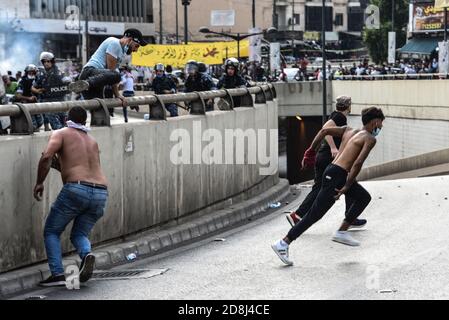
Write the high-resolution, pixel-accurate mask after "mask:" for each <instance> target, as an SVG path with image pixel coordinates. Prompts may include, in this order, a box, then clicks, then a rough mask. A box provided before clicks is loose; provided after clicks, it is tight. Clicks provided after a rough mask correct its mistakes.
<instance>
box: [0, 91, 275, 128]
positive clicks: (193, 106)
mask: <svg viewBox="0 0 449 320" xmlns="http://www.w3.org/2000/svg"><path fill="white" fill-rule="evenodd" d="M253 94H254V95H255V99H253V96H252V95H253ZM233 97H241V103H240V107H254V104H255V103H256V104H263V103H266V102H267V101H273V99H275V98H276V89H275V88H274V86H273V85H272V84H263V85H259V86H254V87H250V88H240V89H229V90H226V89H224V90H212V91H201V92H191V93H176V94H167V95H154V94H153V95H147V96H139V97H131V98H126V102H127V106H129V107H135V106H142V105H149V106H150V120H167V116H166V112H165V105H166V104H170V103H178V102H189V103H190V114H194V115H205V114H206V101H208V100H210V99H214V98H223V99H225V100H226V101H227V102H228V103H229V106H230V107H229V110H233V109H234V102H233V99H232V98H233ZM75 106H80V107H83V108H84V109H86V110H89V111H91V123H90V125H91V126H110V125H111V120H110V115H109V110H108V108H118V107H122V102H121V100H119V99H93V100H85V101H82V100H80V101H60V102H46V103H29V104H21V103H15V104H12V105H0V116H9V117H11V134H20V135H31V134H33V133H34V130H33V123H32V120H31V116H32V115H35V114H42V113H53V112H67V111H69V110H70V109H71V108H72V107H75Z"/></svg>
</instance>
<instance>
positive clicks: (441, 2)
mask: <svg viewBox="0 0 449 320" xmlns="http://www.w3.org/2000/svg"><path fill="white" fill-rule="evenodd" d="M447 7H449V0H435V8H447Z"/></svg>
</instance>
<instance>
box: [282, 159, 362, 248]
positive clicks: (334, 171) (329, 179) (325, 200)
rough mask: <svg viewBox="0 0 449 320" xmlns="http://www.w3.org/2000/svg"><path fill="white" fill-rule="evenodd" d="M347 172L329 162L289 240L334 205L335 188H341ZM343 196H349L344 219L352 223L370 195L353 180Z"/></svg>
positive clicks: (294, 238)
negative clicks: (308, 206)
mask: <svg viewBox="0 0 449 320" xmlns="http://www.w3.org/2000/svg"><path fill="white" fill-rule="evenodd" d="M347 176H348V173H347V172H346V170H344V169H343V168H341V167H339V166H336V165H334V164H330V165H329V166H328V167H327V169H326V170H325V171H324V174H323V181H322V185H321V189H320V191H319V193H318V195H317V197H316V199H315V201H314V202H313V204H312V207H311V208H310V210H309V211H308V212H307V214H306V215H305V216H304V218H303V219H301V221H300V222H298V223H297V224H296V225H295V226H294V227H293V228H291V229H290V231H289V232H288V234H287V238H288V239H289V240H290V241H294V240H296V239H297V238H298V237H299V236H300V235H301V234H303V233H304V232H305V231H306V230H307V229H309V228H310V227H311V226H312V225H313V224H314V223H315V222H317V221H318V220H320V219H321V218H322V217H323V216H324V215H325V214H326V212H327V211H329V209H330V208H331V207H332V206H333V205H334V203H335V198H334V196H335V195H336V194H337V192H336V191H335V189H341V188H343V186H344V185H345V183H346V178H347ZM345 197H349V198H351V202H350V203H351V206H350V207H349V208H348V210H347V211H346V218H345V221H346V222H348V223H352V222H353V221H354V220H355V219H357V217H358V216H360V214H361V213H362V212H363V210H365V208H366V206H368V204H369V203H370V201H371V196H370V195H369V193H368V191H366V190H365V189H364V188H363V187H362V186H361V185H360V184H359V183H358V182H354V183H353V184H352V186H351V187H350V188H349V190H348V192H346V194H345Z"/></svg>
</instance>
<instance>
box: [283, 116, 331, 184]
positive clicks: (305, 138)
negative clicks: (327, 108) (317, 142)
mask: <svg viewBox="0 0 449 320" xmlns="http://www.w3.org/2000/svg"><path fill="white" fill-rule="evenodd" d="M322 119H323V118H322V117H303V116H297V117H287V119H286V121H285V126H286V133H287V179H288V181H289V182H290V184H297V183H300V182H304V181H308V180H313V177H314V170H313V169H308V170H300V169H301V161H302V157H303V156H304V152H305V151H306V150H307V148H308V147H309V146H310V144H311V143H312V141H313V138H315V135H316V134H317V133H318V131H320V129H321V127H322V125H323V123H322Z"/></svg>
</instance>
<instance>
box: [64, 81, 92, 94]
mask: <svg viewBox="0 0 449 320" xmlns="http://www.w3.org/2000/svg"><path fill="white" fill-rule="evenodd" d="M68 89H69V91H72V92H74V93H80V92H83V91H87V90H89V82H87V81H86V80H78V81H76V82H72V83H70V84H69V87H68Z"/></svg>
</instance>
